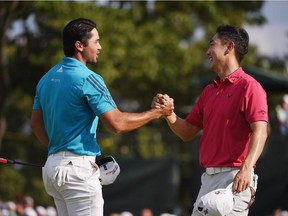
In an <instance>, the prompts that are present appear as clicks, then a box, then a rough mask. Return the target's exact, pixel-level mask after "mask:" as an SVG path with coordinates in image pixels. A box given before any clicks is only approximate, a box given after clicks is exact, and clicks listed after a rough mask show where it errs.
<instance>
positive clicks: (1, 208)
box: [0, 196, 57, 216]
mask: <svg viewBox="0 0 288 216" xmlns="http://www.w3.org/2000/svg"><path fill="white" fill-rule="evenodd" d="M0 216H57V212H56V209H55V207H54V206H48V207H46V208H45V207H44V206H34V200H33V198H32V197H30V196H25V197H23V198H22V199H20V200H17V201H6V202H4V201H1V200H0Z"/></svg>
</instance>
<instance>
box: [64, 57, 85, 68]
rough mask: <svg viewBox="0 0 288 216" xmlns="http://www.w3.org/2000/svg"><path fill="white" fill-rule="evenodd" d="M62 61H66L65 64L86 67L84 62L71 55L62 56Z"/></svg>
mask: <svg viewBox="0 0 288 216" xmlns="http://www.w3.org/2000/svg"><path fill="white" fill-rule="evenodd" d="M62 61H63V62H65V63H67V64H71V65H75V66H84V67H87V66H86V65H85V64H83V63H82V62H81V61H79V60H77V59H75V58H72V57H63V58H62Z"/></svg>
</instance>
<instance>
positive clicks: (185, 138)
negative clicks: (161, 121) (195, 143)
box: [180, 137, 191, 142]
mask: <svg viewBox="0 0 288 216" xmlns="http://www.w3.org/2000/svg"><path fill="white" fill-rule="evenodd" d="M180 139H181V140H182V141H183V142H188V141H190V140H191V139H190V138H188V137H180Z"/></svg>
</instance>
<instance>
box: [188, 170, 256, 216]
mask: <svg viewBox="0 0 288 216" xmlns="http://www.w3.org/2000/svg"><path fill="white" fill-rule="evenodd" d="M238 171H239V169H233V170H231V171H225V172H220V173H217V174H213V175H208V174H207V173H206V172H204V173H203V174H202V176H201V188H200V191H199V193H198V197H197V199H196V202H195V203H194V209H193V212H192V216H202V214H201V213H199V211H198V210H197V206H195V205H196V203H197V202H198V200H199V199H200V198H201V197H202V196H203V195H205V194H207V193H209V192H210V191H212V190H216V189H218V188H226V187H227V186H228V185H229V184H231V183H232V182H233V179H234V177H235V175H236V174H237V173H238ZM257 179H258V178H257V175H255V174H254V171H253V172H252V173H251V183H250V186H251V187H252V188H253V189H254V191H256V189H257ZM250 200H251V190H250V188H249V187H248V188H247V189H246V190H245V191H242V192H240V193H236V194H234V206H233V210H232V212H231V213H229V215H227V216H247V215H248V213H249V206H248V205H249V202H250Z"/></svg>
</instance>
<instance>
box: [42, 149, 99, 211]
mask: <svg viewBox="0 0 288 216" xmlns="http://www.w3.org/2000/svg"><path fill="white" fill-rule="evenodd" d="M99 175H100V172H99V169H98V167H97V165H95V156H83V155H76V154H73V153H70V152H67V151H62V152H58V153H56V154H52V155H50V156H49V157H48V159H47V161H46V164H45V166H44V167H43V168H42V177H43V182H44V186H45V189H46V191H47V193H48V194H49V195H50V196H52V197H53V199H54V202H55V205H56V208H57V213H58V216H103V205H104V200H103V196H102V186H101V184H100V181H99Z"/></svg>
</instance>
